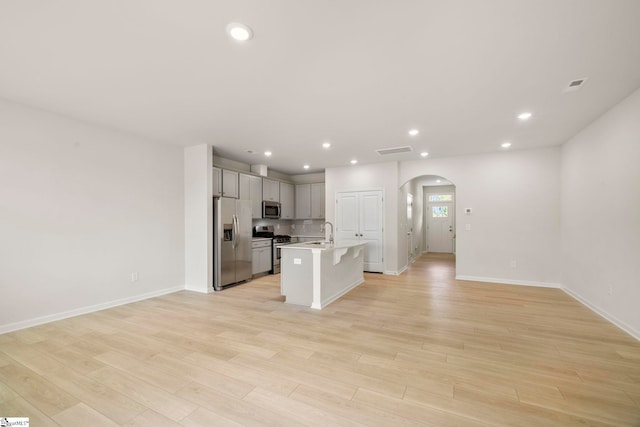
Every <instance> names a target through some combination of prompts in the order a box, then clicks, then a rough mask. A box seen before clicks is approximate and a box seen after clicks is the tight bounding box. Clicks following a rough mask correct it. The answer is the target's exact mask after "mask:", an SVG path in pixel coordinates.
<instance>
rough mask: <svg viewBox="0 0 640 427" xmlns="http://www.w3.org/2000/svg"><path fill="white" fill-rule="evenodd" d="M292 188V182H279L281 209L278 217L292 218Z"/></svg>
mask: <svg viewBox="0 0 640 427" xmlns="http://www.w3.org/2000/svg"><path fill="white" fill-rule="evenodd" d="M293 193H294V189H293V184H287V183H286V182H281V183H280V204H281V206H282V211H281V212H280V219H293V217H294V216H293V209H294V204H293V200H294V195H293Z"/></svg>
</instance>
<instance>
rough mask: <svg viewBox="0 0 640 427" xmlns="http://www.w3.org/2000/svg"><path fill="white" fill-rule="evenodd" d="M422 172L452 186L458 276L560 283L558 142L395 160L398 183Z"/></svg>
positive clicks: (504, 280)
mask: <svg viewBox="0 0 640 427" xmlns="http://www.w3.org/2000/svg"><path fill="white" fill-rule="evenodd" d="M421 175H439V176H442V177H444V178H446V179H447V180H449V181H450V182H453V183H454V184H455V186H456V228H457V239H456V240H457V241H456V245H457V246H456V255H457V256H456V272H457V275H458V277H459V278H467V279H474V280H486V281H495V282H504V283H514V284H532V285H542V286H560V261H559V258H560V186H559V182H560V149H559V148H548V149H539V150H530V151H504V152H498V153H495V154H484V155H475V156H460V157H452V158H442V159H425V160H416V161H410V162H401V163H400V170H399V182H400V183H401V184H402V183H405V182H407V181H408V180H411V179H413V178H414V177H418V176H421ZM465 208H472V209H473V215H472V216H465V215H464V209H465ZM465 224H470V225H471V230H470V231H466V230H465ZM511 260H514V261H516V263H517V267H516V268H511V267H510V261H511Z"/></svg>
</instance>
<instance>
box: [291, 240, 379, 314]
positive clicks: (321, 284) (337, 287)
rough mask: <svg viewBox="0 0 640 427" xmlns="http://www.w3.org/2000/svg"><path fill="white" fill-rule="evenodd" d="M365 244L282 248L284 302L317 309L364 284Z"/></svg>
mask: <svg viewBox="0 0 640 427" xmlns="http://www.w3.org/2000/svg"><path fill="white" fill-rule="evenodd" d="M365 245H366V243H350V244H335V245H332V244H330V243H329V242H323V241H316V242H306V243H297V244H293V245H286V246H282V247H281V254H282V255H281V258H280V260H281V263H280V268H281V275H280V292H281V294H282V295H284V296H285V302H287V303H289V304H297V305H304V306H307V307H311V308H315V309H318V310H321V309H322V308H324V307H326V306H327V305H329V304H331V303H332V302H333V301H335V300H336V299H338V298H340V297H341V296H342V295H344V294H346V293H347V292H349V291H350V290H351V289H353V288H355V287H356V286H358V285H359V284H361V283H362V282H364V273H363V270H364V268H363V267H364V248H365Z"/></svg>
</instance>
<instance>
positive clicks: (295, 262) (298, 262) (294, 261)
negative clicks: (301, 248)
mask: <svg viewBox="0 0 640 427" xmlns="http://www.w3.org/2000/svg"><path fill="white" fill-rule="evenodd" d="M293 263H294V264H302V258H294V259H293Z"/></svg>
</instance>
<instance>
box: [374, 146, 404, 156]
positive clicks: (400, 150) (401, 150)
mask: <svg viewBox="0 0 640 427" xmlns="http://www.w3.org/2000/svg"><path fill="white" fill-rule="evenodd" d="M411 150H412V148H411V147H410V146H408V145H407V146H406V147H395V148H381V149H379V150H376V153H378V154H380V155H381V156H386V155H387V154H398V153H408V152H409V151H411Z"/></svg>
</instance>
